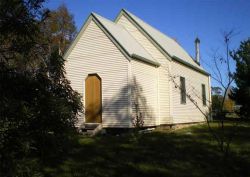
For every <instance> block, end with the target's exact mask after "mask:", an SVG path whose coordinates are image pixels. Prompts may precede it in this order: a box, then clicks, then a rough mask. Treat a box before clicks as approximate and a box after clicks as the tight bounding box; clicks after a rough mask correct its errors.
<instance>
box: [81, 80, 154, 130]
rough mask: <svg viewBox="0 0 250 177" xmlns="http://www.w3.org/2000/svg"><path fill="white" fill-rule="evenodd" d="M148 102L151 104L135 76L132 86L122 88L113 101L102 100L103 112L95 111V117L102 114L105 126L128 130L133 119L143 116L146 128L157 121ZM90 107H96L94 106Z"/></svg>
mask: <svg viewBox="0 0 250 177" xmlns="http://www.w3.org/2000/svg"><path fill="white" fill-rule="evenodd" d="M130 89H131V100H130V101H131V107H132V115H131V116H129V90H130ZM102 95H104V93H102ZM148 102H150V100H147V98H146V96H145V95H144V92H143V87H142V86H141V84H140V83H139V82H137V79H136V77H135V76H134V77H133V79H132V82H131V84H128V85H126V86H124V87H122V88H121V89H120V90H119V92H117V94H115V95H114V96H113V97H112V98H111V99H104V100H102V110H100V111H95V115H94V116H98V114H100V113H101V112H102V123H103V125H104V126H109V127H126V128H127V127H130V126H131V125H132V122H131V121H132V117H134V116H136V115H138V114H141V115H142V118H143V119H144V122H145V126H147V125H152V124H154V123H155V120H154V119H153V113H152V112H153V109H152V107H150V106H149V105H148ZM89 106H90V107H92V106H93V107H94V105H89ZM85 110H86V108H85ZM92 115H93V114H92Z"/></svg>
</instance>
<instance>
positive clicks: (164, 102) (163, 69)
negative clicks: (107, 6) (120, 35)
mask: <svg viewBox="0 0 250 177" xmlns="http://www.w3.org/2000/svg"><path fill="white" fill-rule="evenodd" d="M116 21H117V23H118V24H120V25H122V26H124V27H125V28H126V29H127V30H128V31H129V32H130V34H131V35H132V36H133V37H134V38H135V39H136V40H137V41H138V42H139V43H140V44H141V45H142V46H143V47H144V48H145V50H147V52H148V53H149V54H150V55H151V56H153V57H154V58H155V59H156V60H157V61H158V62H159V63H160V64H161V66H160V67H159V69H158V70H159V71H157V72H159V80H158V83H159V87H158V88H159V100H158V106H159V108H158V112H159V115H158V116H159V119H160V120H158V124H167V123H170V122H171V118H170V92H169V90H170V87H169V85H170V84H169V79H168V67H169V62H170V61H169V60H167V59H166V57H165V56H164V55H163V54H162V53H161V52H160V51H159V50H158V49H157V48H156V47H155V46H154V45H153V44H152V43H151V42H150V41H149V40H148V38H146V37H145V36H144V35H143V34H142V33H141V32H140V31H139V30H138V28H137V27H136V26H135V25H134V24H133V23H132V22H131V21H129V19H128V18H127V17H126V16H124V15H121V16H119V17H118V19H117V20H116ZM144 69H145V68H144ZM145 72H147V70H145ZM152 94H153V93H152Z"/></svg>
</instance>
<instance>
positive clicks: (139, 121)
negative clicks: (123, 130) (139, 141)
mask: <svg viewBox="0 0 250 177" xmlns="http://www.w3.org/2000/svg"><path fill="white" fill-rule="evenodd" d="M135 110H136V111H135V112H136V115H135V116H134V117H132V124H133V126H134V128H135V131H136V132H137V131H139V130H141V129H142V128H143V125H144V120H143V116H142V113H141V112H140V111H139V105H138V104H136V103H135Z"/></svg>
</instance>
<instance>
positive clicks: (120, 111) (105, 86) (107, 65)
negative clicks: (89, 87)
mask: <svg viewBox="0 0 250 177" xmlns="http://www.w3.org/2000/svg"><path fill="white" fill-rule="evenodd" d="M84 29H85V30H84V32H83V33H82V35H81V37H80V39H79V40H78V41H77V43H76V45H75V46H74V47H73V49H72V50H71V52H70V54H69V55H68V57H67V58H66V64H65V68H66V75H67V78H68V79H69V80H70V82H71V86H72V88H73V89H74V90H77V91H78V92H79V93H80V94H81V95H82V96H83V98H82V100H83V103H85V102H84V100H85V79H86V77H87V76H88V74H91V73H97V74H98V75H99V76H100V77H101V80H102V111H103V113H102V123H103V127H128V126H130V123H131V121H130V120H129V119H128V87H127V85H128V63H129V61H128V59H127V58H126V57H125V56H124V55H123V54H122V53H121V51H120V50H119V49H118V48H117V47H116V45H114V43H113V42H112V41H111V40H110V39H109V38H108V37H107V35H106V34H105V33H104V32H103V31H102V29H100V28H99V26H98V25H97V24H96V22H94V21H93V20H89V21H88V22H87V23H86V25H85V27H84ZM83 122H84V114H83V115H81V116H79V122H78V124H77V125H78V126H81V124H83Z"/></svg>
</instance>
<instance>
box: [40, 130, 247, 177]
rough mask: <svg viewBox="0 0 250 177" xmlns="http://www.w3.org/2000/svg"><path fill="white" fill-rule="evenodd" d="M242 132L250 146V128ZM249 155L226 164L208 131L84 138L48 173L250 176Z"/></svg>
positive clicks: (242, 139) (80, 174) (238, 156)
mask: <svg viewBox="0 0 250 177" xmlns="http://www.w3.org/2000/svg"><path fill="white" fill-rule="evenodd" d="M240 128H242V131H243V133H242V131H240V132H241V133H242V134H243V135H246V136H245V137H243V138H242V137H241V138H240V139H239V142H237V143H240V142H244V141H248V140H249V133H248V132H249V130H250V127H240ZM245 138H247V139H245ZM238 145H240V144H238ZM238 145H235V146H238ZM247 146H248V147H250V145H249V144H248V145H246V147H247ZM243 149H244V148H243ZM238 150H239V149H238ZM240 150H241V149H240ZM240 150H239V151H240ZM245 150H246V151H244V153H246V154H245V155H246V156H245V157H243V156H240V155H241V153H239V152H238V153H237V152H235V153H233V154H232V155H231V156H230V158H229V159H228V160H227V161H226V162H225V161H223V157H222V155H221V154H220V153H219V152H218V151H217V150H216V146H215V144H214V143H213V142H212V141H211V139H210V135H209V134H208V132H207V130H206V128H205V125H203V126H198V127H197V126H194V127H191V128H185V129H182V130H178V131H176V132H172V133H169V132H168V133H166V132H153V133H150V134H143V135H139V137H137V138H136V139H135V138H134V137H133V136H132V135H130V134H127V135H121V136H103V137H95V138H86V137H85V138H84V137H79V138H78V143H77V144H75V145H74V146H73V147H72V150H71V152H70V154H67V155H65V157H63V158H64V160H62V161H60V162H57V163H56V164H54V166H51V165H50V166H49V167H46V168H45V172H46V174H47V176H60V177H64V176H65V177H66V176H67V177H71V176H72V177H73V176H85V177H88V176H100V177H101V176H102V177H103V176H107V177H108V176H109V177H110V176H120V177H123V176H124V177H125V176H126V177H127V176H130V177H134V176H136V177H138V176H157V177H159V176H181V177H183V176H249V175H250V172H249V169H248V167H249V166H250V162H249V155H250V151H249V150H247V148H246V149H245ZM247 157H248V158H247Z"/></svg>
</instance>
